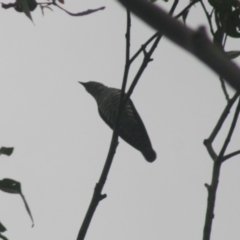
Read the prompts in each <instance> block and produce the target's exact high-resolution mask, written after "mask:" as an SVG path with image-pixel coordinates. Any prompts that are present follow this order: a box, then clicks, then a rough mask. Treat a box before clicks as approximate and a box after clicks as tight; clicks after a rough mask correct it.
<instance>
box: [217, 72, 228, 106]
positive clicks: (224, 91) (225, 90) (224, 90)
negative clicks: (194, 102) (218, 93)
mask: <svg viewBox="0 0 240 240" xmlns="http://www.w3.org/2000/svg"><path fill="white" fill-rule="evenodd" d="M219 80H220V82H221V86H222V90H223V94H224V96H225V98H226V100H227V102H228V101H229V95H228V92H227V88H226V84H225V82H224V79H223V78H221V77H220V78H219Z"/></svg>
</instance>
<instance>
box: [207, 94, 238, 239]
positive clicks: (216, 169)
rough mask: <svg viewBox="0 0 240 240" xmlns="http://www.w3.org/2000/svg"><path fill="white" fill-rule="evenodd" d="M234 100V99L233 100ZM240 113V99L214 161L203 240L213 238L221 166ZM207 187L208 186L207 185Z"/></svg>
mask: <svg viewBox="0 0 240 240" xmlns="http://www.w3.org/2000/svg"><path fill="white" fill-rule="evenodd" d="M231 100H232V99H231ZM239 111H240V99H239V101H238V105H237V107H236V110H235V114H234V117H233V120H232V123H231V126H230V129H229V132H228V135H227V137H226V139H225V141H224V144H223V146H222V149H221V151H220V153H219V156H218V157H217V159H216V160H215V161H214V164H213V174H212V182H211V185H207V186H208V187H207V189H208V200H207V211H206V216H205V224H204V230H203V240H210V236H211V230H212V222H213V218H214V207H215V202H216V192H217V187H218V182H219V177H220V170H221V165H222V163H223V161H224V157H223V156H224V153H225V151H226V149H227V146H228V144H229V142H230V140H231V137H232V134H233V131H234V128H235V126H236V123H237V119H238V115H239ZM205 186H206V184H205Z"/></svg>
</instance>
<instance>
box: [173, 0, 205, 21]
mask: <svg viewBox="0 0 240 240" xmlns="http://www.w3.org/2000/svg"><path fill="white" fill-rule="evenodd" d="M199 1H200V2H201V0H195V1H192V2H191V3H189V4H188V6H187V7H185V8H184V9H183V10H182V11H181V12H180V13H179V14H177V15H176V16H175V17H174V18H176V19H178V18H180V17H181V16H182V15H183V14H184V13H185V12H186V11H188V10H189V9H190V8H191V7H192V6H193V5H194V4H195V3H197V2H199Z"/></svg>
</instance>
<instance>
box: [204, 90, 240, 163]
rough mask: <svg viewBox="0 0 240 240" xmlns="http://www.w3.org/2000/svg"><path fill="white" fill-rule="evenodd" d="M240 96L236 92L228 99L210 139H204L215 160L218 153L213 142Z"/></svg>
mask: <svg viewBox="0 0 240 240" xmlns="http://www.w3.org/2000/svg"><path fill="white" fill-rule="evenodd" d="M238 96H239V93H238V92H236V93H235V94H234V96H233V97H232V98H231V99H230V100H229V101H228V103H227V105H226V107H225V109H224V110H223V113H222V115H221V117H220V118H219V120H218V122H217V124H216V126H215V128H214V129H213V131H212V133H211V134H210V136H209V138H208V139H205V140H204V142H203V143H204V145H205V146H206V148H207V150H208V153H209V155H210V156H211V158H212V159H213V160H214V161H215V160H216V159H217V154H216V153H215V151H214V149H213V147H212V143H213V141H214V139H215V138H216V136H217V134H218V133H219V131H220V129H221V128H222V125H223V123H224V121H225V120H226V118H227V116H228V114H229V112H230V110H231V108H232V106H233V104H234V103H235V101H236V100H237V98H238Z"/></svg>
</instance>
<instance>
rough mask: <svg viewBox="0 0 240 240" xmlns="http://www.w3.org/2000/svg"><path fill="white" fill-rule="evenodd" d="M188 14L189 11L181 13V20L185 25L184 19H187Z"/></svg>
mask: <svg viewBox="0 0 240 240" xmlns="http://www.w3.org/2000/svg"><path fill="white" fill-rule="evenodd" d="M188 13H189V9H188V10H187V11H185V12H184V13H183V15H182V19H183V22H184V24H185V23H186V19H187V16H188Z"/></svg>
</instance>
